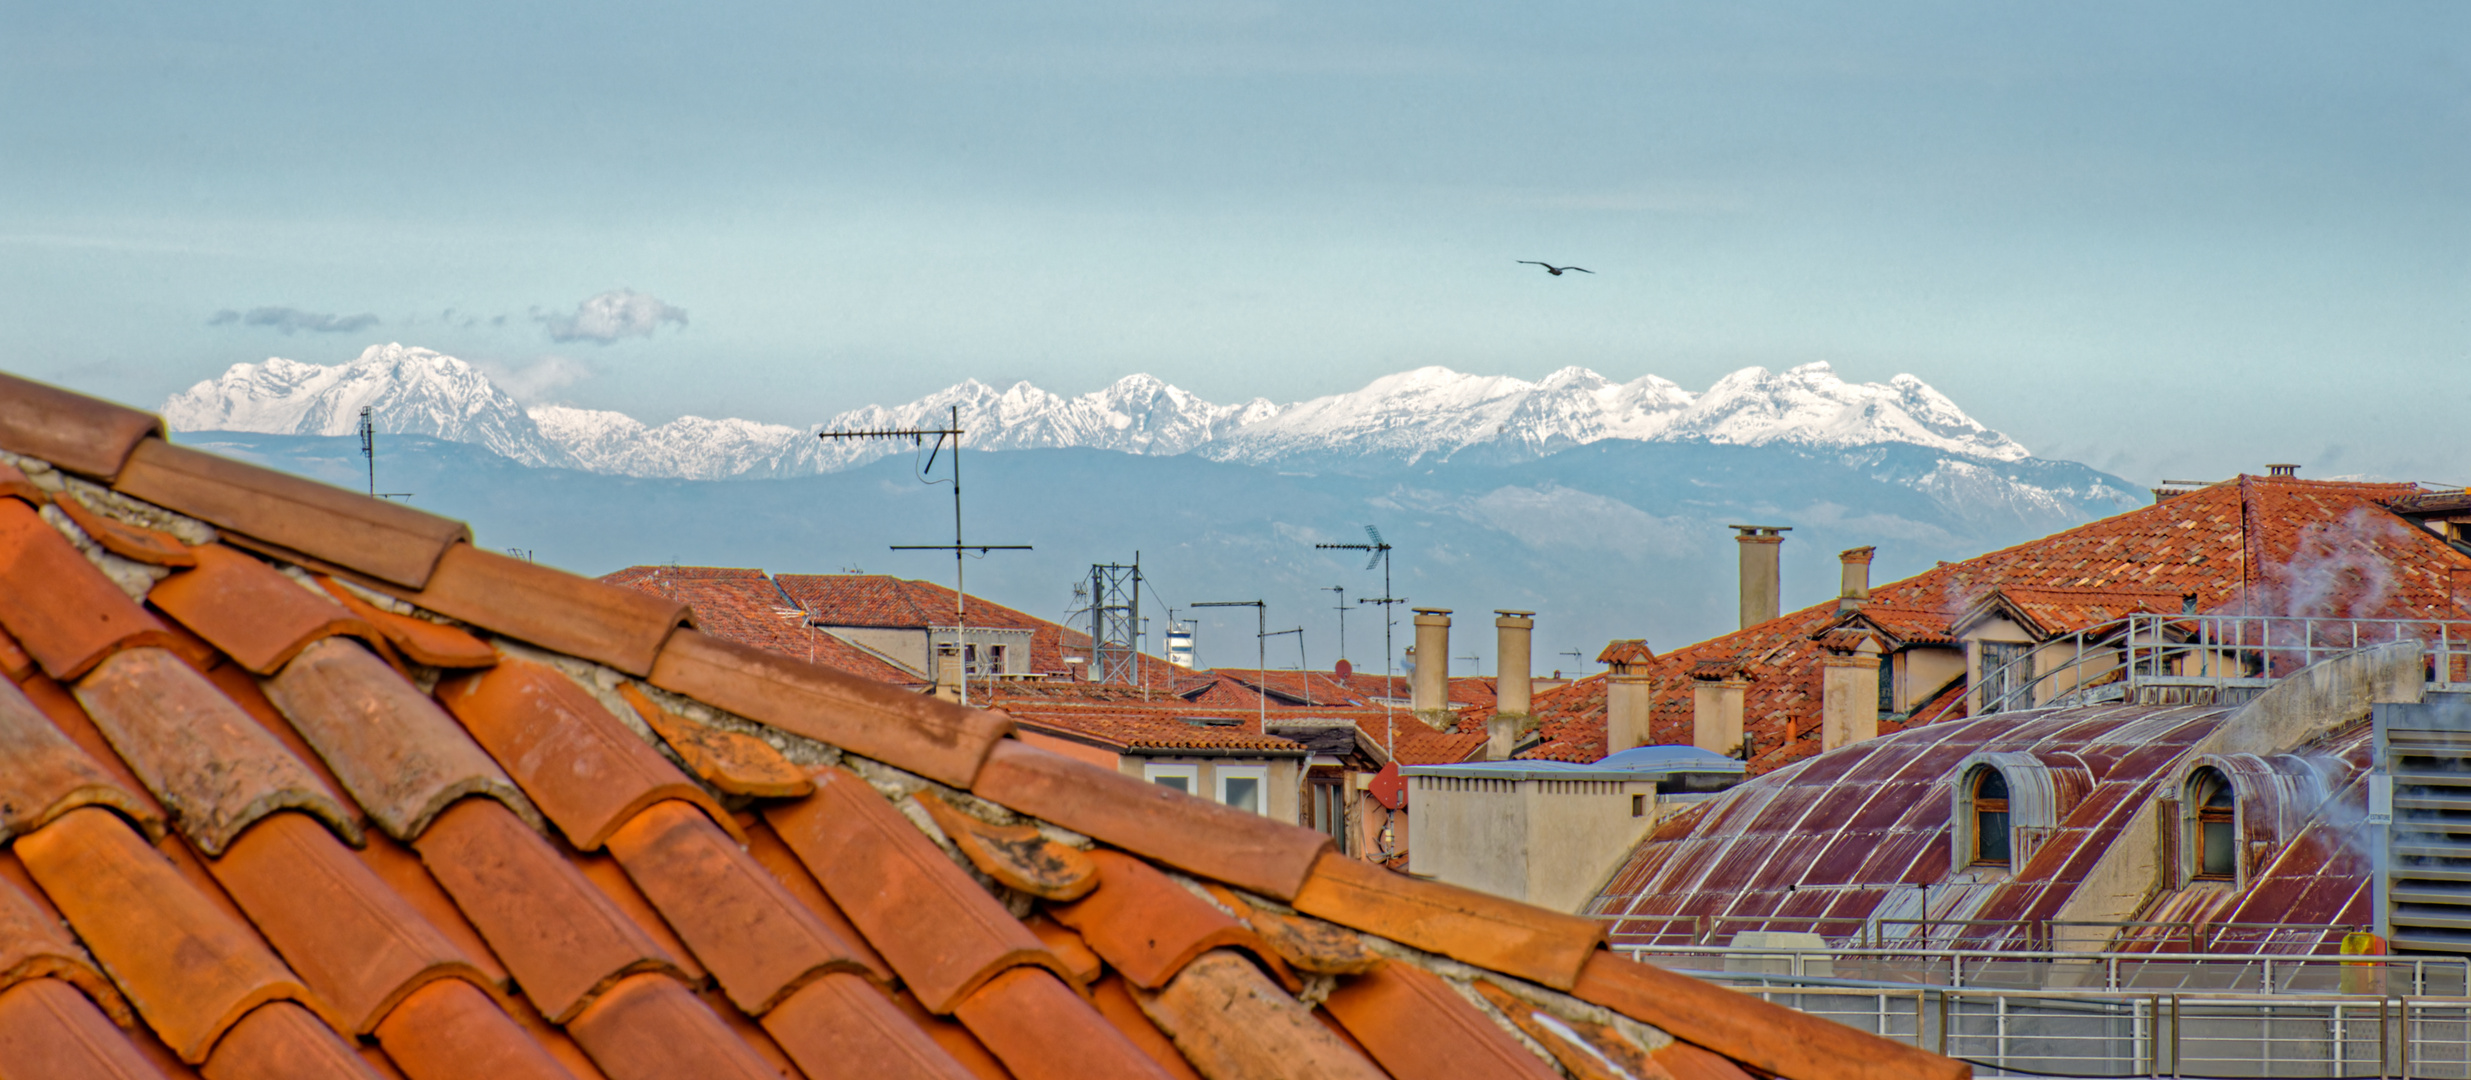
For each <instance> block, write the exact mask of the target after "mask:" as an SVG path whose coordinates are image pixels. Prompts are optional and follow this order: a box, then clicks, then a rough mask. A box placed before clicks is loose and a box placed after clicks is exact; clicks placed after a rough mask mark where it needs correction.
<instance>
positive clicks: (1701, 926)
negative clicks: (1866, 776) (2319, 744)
mask: <svg viewBox="0 0 2471 1080" xmlns="http://www.w3.org/2000/svg"><path fill="white" fill-rule="evenodd" d="M1589 917H1590V918H1594V919H1599V920H1602V921H1604V922H1607V923H1611V924H1613V925H1612V929H1614V930H1616V931H1618V930H1620V928H1621V925H1622V924H1624V923H1654V924H1659V925H1661V926H1665V927H1671V926H1672V925H1673V924H1675V923H1682V924H1684V925H1685V926H1687V927H1688V929H1687V930H1686V931H1684V932H1685V933H1687V934H1688V935H1689V939H1690V941H1691V942H1692V943H1706V942H1709V941H1710V940H1711V939H1712V938H1713V937H1714V935H1715V932H1716V930H1717V929H1718V928H1720V927H1725V926H1739V927H1745V928H1749V927H1757V928H1759V929H1773V928H1775V927H1776V926H1777V925H1778V924H1782V925H1783V926H1786V927H1793V926H1805V927H1813V928H1816V927H1821V926H1831V925H1834V926H1843V925H1848V924H1855V923H1858V924H1860V927H1861V929H1860V931H1859V932H1858V933H1857V934H1856V935H1855V936H1853V937H1852V938H1850V939H1844V940H1846V941H1847V946H1846V947H1854V948H1885V947H1887V943H1888V941H1890V940H1891V938H1890V937H1889V936H1888V935H1887V934H1885V933H1883V932H1881V930H1880V928H1881V927H1885V926H1911V927H1916V928H1918V929H1919V930H1920V931H1921V933H1920V934H1919V935H1903V936H1901V937H1900V938H1898V939H1897V940H1910V939H1911V938H1912V937H1915V936H1919V937H1920V938H1922V939H1923V940H1925V941H1928V940H1931V939H1934V938H1937V937H1940V936H1942V935H1940V934H1938V933H1936V932H1935V931H1938V930H1941V929H1949V930H1956V931H1964V930H1973V929H1980V928H1988V929H1992V930H2011V931H2013V930H2023V931H2024V933H2023V934H2022V935H2015V934H2010V935H2007V936H2006V937H2005V939H2004V940H2010V941H2013V940H2020V939H2021V940H2022V941H2023V942H2024V943H2025V944H2026V945H2027V946H2028V947H2031V946H2032V945H2033V944H2035V943H2037V942H2039V943H2041V944H2043V945H2045V946H2048V945H2049V944H2050V943H2052V942H2054V941H2056V940H2058V938H2059V936H2060V935H2059V933H2058V931H2061V930H2067V929H2083V930H2109V931H2112V933H2111V934H2110V935H2109V936H2110V938H2111V939H2112V940H2113V941H2114V942H2121V941H2123V940H2124V941H2127V942H2134V943H2140V944H2149V945H2161V944H2165V943H2169V942H2173V941H2178V940H2185V941H2186V942H2187V943H2188V948H2189V951H2190V952H2201V951H2205V950H2206V949H2207V947H2208V946H2212V947H2215V948H2219V947H2220V946H2221V945H2223V944H2225V940H2224V939H2225V936H2226V934H2231V933H2236V932H2238V931H2243V930H2262V931H2267V932H2269V933H2281V932H2285V931H2295V932H2298V933H2302V934H2313V935H2315V936H2316V937H2317V939H2318V942H2317V945H2318V947H2320V948H2322V947H2328V946H2332V945H2338V944H2339V943H2340V940H2341V936H2342V935H2344V934H2348V933H2353V932H2357V931H2362V930H2368V929H2370V927H2368V926H2366V925H2364V924H2353V923H2316V922H2208V921H2204V920H2197V919H1952V918H1935V917H1931V916H1922V915H1916V916H1893V917H1891V916H1865V917H1863V918H1860V919H1855V918H1850V917H1847V916H1842V915H1682V914H1670V915H1636V914H1618V913H1611V912H1603V913H1598V914H1594V915H1591V916H1589ZM2149 930H2163V931H2171V932H2172V933H2170V934H2167V935H2160V936H2155V935H2146V936H2139V937H2130V938H2124V939H2123V937H2122V935H2124V934H2127V933H2129V932H2132V931H2149ZM1737 932H1738V931H1737ZM1674 935H1675V931H1674V930H1671V929H1662V930H1655V931H1648V932H1645V934H1644V935H1643V936H1646V937H1648V938H1650V939H1651V942H1650V943H1656V944H1662V942H1661V941H1660V940H1657V939H1664V938H1670V937H1673V936H1674ZM1633 936H1641V935H1633ZM1948 936H1952V937H1960V938H1961V937H1963V936H1965V935H1963V934H1962V933H1958V934H1953V935H1948ZM1985 936H1987V935H1985ZM1865 942H1867V943H1868V944H1867V945H1865V944H1862V943H1865ZM2257 944H2258V945H2275V944H2296V942H2292V941H2274V940H2271V939H2268V940H2265V941H2260V942H2257ZM1951 947H1954V946H1951ZM1981 947H1985V948H2000V946H1997V945H1995V944H1993V945H1984V946H1981ZM2002 951H2007V950H2004V949H2003V950H2002ZM2121 951H2126V950H2121ZM2147 955H2151V954H2150V953H2148V954H2147ZM2174 955H2176V954H2174Z"/></svg>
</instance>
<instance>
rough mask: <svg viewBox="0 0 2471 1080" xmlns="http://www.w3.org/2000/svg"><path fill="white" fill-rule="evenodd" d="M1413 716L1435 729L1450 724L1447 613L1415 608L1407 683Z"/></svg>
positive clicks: (1445, 611) (1409, 703)
mask: <svg viewBox="0 0 2471 1080" xmlns="http://www.w3.org/2000/svg"><path fill="white" fill-rule="evenodd" d="M1407 693H1408V705H1409V707H1410V708H1413V709H1414V710H1415V713H1416V719H1418V720H1422V721H1424V722H1425V723H1427V724H1430V725H1432V726H1433V727H1434V728H1436V729H1442V728H1447V727H1449V726H1450V612H1449V610H1448V609H1446V608H1417V609H1416V672H1415V678H1414V681H1413V682H1411V683H1409V684H1408V691H1407Z"/></svg>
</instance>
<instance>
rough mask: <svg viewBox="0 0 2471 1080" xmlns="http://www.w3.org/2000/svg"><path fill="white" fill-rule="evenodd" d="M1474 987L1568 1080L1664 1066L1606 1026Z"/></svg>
mask: <svg viewBox="0 0 2471 1080" xmlns="http://www.w3.org/2000/svg"><path fill="white" fill-rule="evenodd" d="M1475 989H1476V993H1477V994H1478V995H1479V996H1481V997H1483V998H1484V1000H1485V1001H1486V1002H1488V1003H1490V1004H1491V1005H1492V1006H1493V1008H1494V1009H1495V1010H1496V1011H1498V1012H1500V1013H1501V1014H1502V1016H1504V1017H1506V1018H1508V1019H1509V1021H1510V1023H1511V1024H1512V1025H1513V1026H1515V1027H1517V1028H1518V1029H1519V1030H1520V1031H1522V1032H1524V1033H1526V1035H1527V1037H1528V1038H1529V1039H1530V1040H1532V1041H1534V1042H1535V1044H1536V1045H1538V1046H1541V1047H1544V1051H1545V1053H1548V1054H1551V1055H1553V1060H1555V1061H1557V1062H1560V1063H1561V1067H1562V1069H1563V1070H1564V1071H1566V1072H1568V1073H1569V1074H1570V1075H1571V1078H1572V1080H1635V1078H1638V1077H1652V1076H1655V1075H1656V1074H1657V1073H1658V1072H1660V1071H1662V1070H1663V1068H1664V1067H1663V1066H1661V1065H1658V1064H1656V1062H1655V1061H1654V1060H1653V1059H1651V1058H1650V1057H1648V1053H1647V1048H1646V1047H1643V1046H1640V1045H1639V1044H1637V1043H1634V1042H1632V1041H1630V1040H1629V1039H1628V1038H1626V1037H1624V1036H1623V1035H1622V1033H1621V1032H1618V1031H1615V1030H1613V1029H1612V1028H1611V1027H1609V1026H1606V1025H1604V1024H1598V1023H1592V1022H1589V1021H1586V1020H1578V1019H1572V1018H1570V1017H1564V1016H1557V1015H1555V1014H1553V1013H1551V1012H1548V1011H1546V1010H1544V1009H1541V1008H1538V1007H1537V1006H1536V1005H1535V1004H1534V1003H1532V1002H1529V1001H1528V1000H1526V999H1525V998H1522V997H1519V996H1518V995H1516V994H1513V993H1511V992H1510V991H1508V990H1504V989H1502V988H1501V987H1500V986H1499V985H1496V984H1495V983H1493V982H1491V981H1489V980H1485V979H1478V980H1476V982H1475Z"/></svg>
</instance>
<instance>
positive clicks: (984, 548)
mask: <svg viewBox="0 0 2471 1080" xmlns="http://www.w3.org/2000/svg"><path fill="white" fill-rule="evenodd" d="M951 415H952V423H951V426H950V427H940V428H871V429H867V430H862V431H818V432H816V433H815V437H816V438H819V439H908V440H909V441H910V445H911V446H925V445H926V441H927V436H929V435H933V436H935V445H934V446H933V447H931V448H929V449H928V451H927V463H926V464H925V465H924V466H922V467H920V468H919V470H918V471H919V472H920V473H921V474H924V473H926V472H927V471H928V470H931V469H933V468H935V455H936V454H938V453H941V452H942V451H943V449H944V440H945V439H951V440H952V480H951V481H950V482H951V484H952V543H949V544H894V545H892V550H894V551H949V552H952V647H953V649H954V651H955V652H957V653H958V654H959V655H960V659H961V665H962V666H961V704H963V705H967V704H969V703H970V677H969V625H968V623H969V593H968V592H967V591H965V590H964V589H963V588H962V583H963V580H964V577H963V573H964V570H965V568H966V567H967V565H968V564H967V562H966V561H964V559H963V556H965V555H967V554H968V553H970V552H973V551H975V552H977V553H978V554H979V556H980V557H981V558H984V557H985V556H986V554H987V553H988V552H990V551H1028V550H1030V546H1029V545H1028V544H966V543H963V542H962V540H961V434H962V432H961V407H960V406H959V405H954V406H952V414H951ZM920 480H921V482H923V483H928V484H941V483H945V481H942V480H927V479H925V477H924V476H923V475H921V477H920ZM929 629H930V631H932V629H933V628H931V627H930V628H929ZM929 640H930V641H932V640H933V635H932V633H930V635H929ZM927 662H928V663H930V664H932V663H935V662H936V660H935V656H934V653H933V651H932V650H931V649H930V651H929V653H928V656H927ZM992 679H993V677H992V676H990V677H989V680H990V681H989V685H990V686H992V685H993V681H992Z"/></svg>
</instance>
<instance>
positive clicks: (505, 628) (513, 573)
mask: <svg viewBox="0 0 2471 1080" xmlns="http://www.w3.org/2000/svg"><path fill="white" fill-rule="evenodd" d="M399 595H400V596H401V597H402V598H403V599H404V600H408V601H410V602H411V603H414V604H417V605H419V606H421V607H424V608H427V609H429V610H431V611H434V612H437V613H438V614H440V615H445V616H448V617H450V618H455V619H460V620H462V621H464V622H467V623H470V624H472V625H474V626H477V627H480V628H481V629H484V630H490V631H494V632H496V633H500V634H504V635H506V636H507V637H511V638H514V639H516V640H518V641H528V642H531V643H532V644H534V645H538V646H540V647H542V648H544V649H554V650H556V651H558V652H562V653H567V654H569V655H573V656H580V657H583V658H584V659H586V660H592V661H597V662H599V663H603V664H607V665H609V666H610V667H613V668H616V669H618V670H620V671H623V672H625V673H627V674H629V675H635V676H643V675H649V674H651V673H652V661H653V658H654V657H657V656H659V655H660V653H661V644H662V643H663V642H665V641H667V640H669V635H670V632H671V631H673V630H676V629H677V628H678V627H679V626H680V625H682V624H684V623H685V622H686V621H687V610H686V605H684V604H681V603H678V602H677V601H674V600H668V599H664V598H662V597H658V596H651V595H648V594H645V593H641V592H637V591H635V590H633V589H624V588H619V587H617V586H615V585H603V584H601V583H599V582H597V581H593V580H591V579H589V578H579V577H576V576H574V575H572V574H569V573H566V572H564V571H561V570H555V569H552V568H550V567H546V566H540V565H537V564H535V563H530V562H525V561H524V560H522V559H517V558H513V557H510V556H506V555H500V554H498V553H496V552H493V551H482V550H481V549H479V548H476V547H473V546H471V545H470V544H457V545H455V546H454V547H451V548H448V549H447V550H446V554H445V555H444V556H442V557H440V558H439V559H438V568H437V572H436V573H434V574H432V575H430V577H429V583H428V585H427V586H426V587H425V588H423V589H421V590H420V591H419V592H399Z"/></svg>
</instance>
